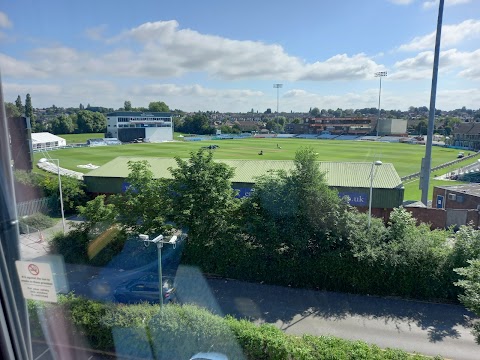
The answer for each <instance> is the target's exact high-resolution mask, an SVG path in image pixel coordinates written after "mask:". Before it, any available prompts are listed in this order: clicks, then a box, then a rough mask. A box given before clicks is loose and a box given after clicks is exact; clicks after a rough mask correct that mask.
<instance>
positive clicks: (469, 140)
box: [450, 122, 480, 151]
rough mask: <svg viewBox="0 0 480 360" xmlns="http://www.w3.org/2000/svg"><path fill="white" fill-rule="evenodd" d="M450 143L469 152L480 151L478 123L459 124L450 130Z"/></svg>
mask: <svg viewBox="0 0 480 360" xmlns="http://www.w3.org/2000/svg"><path fill="white" fill-rule="evenodd" d="M450 143H451V144H452V145H453V146H458V147H462V148H466V149H471V150H475V151H477V150H480V123H477V122H469V123H462V124H459V125H458V126H457V127H455V128H454V129H453V130H452V134H451V135H450Z"/></svg>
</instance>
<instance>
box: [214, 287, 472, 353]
mask: <svg viewBox="0 0 480 360" xmlns="http://www.w3.org/2000/svg"><path fill="white" fill-rule="evenodd" d="M208 285H209V286H210V288H211V290H212V292H213V295H214V298H215V299H216V301H217V303H218V308H217V312H221V313H223V314H231V315H234V316H236V317H239V318H245V317H246V318H249V319H251V320H252V321H254V322H256V323H270V324H274V325H275V326H277V327H278V328H279V329H282V330H284V331H285V332H286V333H289V334H295V335H302V334H311V335H327V334H330V335H334V336H338V337H341V338H345V339H352V340H363V341H366V342H368V343H374V344H376V345H378V346H380V347H381V348H387V347H394V348H400V349H403V350H406V351H408V352H418V353H422V354H425V355H432V356H434V355H438V354H440V355H442V356H444V357H446V358H450V359H462V360H468V359H472V360H473V359H475V360H478V359H480V346H479V345H477V344H475V341H474V337H473V335H472V334H471V333H470V330H471V321H472V319H474V315H473V314H471V313H470V312H468V311H466V310H465V308H463V307H462V306H457V305H446V304H433V303H426V302H418V301H406V300H401V299H389V298H380V297H375V296H359V295H350V294H341V293H333V292H326V291H313V290H303V289H292V288H287V287H280V286H270V285H262V284H253V283H246V282H239V281H234V280H221V279H210V280H208Z"/></svg>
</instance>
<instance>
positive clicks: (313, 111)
mask: <svg viewBox="0 0 480 360" xmlns="http://www.w3.org/2000/svg"><path fill="white" fill-rule="evenodd" d="M309 113H310V115H311V116H313V117H317V116H318V115H320V110H319V109H318V108H317V107H314V108H313V109H310V111H309Z"/></svg>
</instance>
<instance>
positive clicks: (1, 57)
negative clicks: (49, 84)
mask: <svg viewBox="0 0 480 360" xmlns="http://www.w3.org/2000/svg"><path fill="white" fill-rule="evenodd" d="M0 70H1V71H2V75H3V76H4V77H19V78H32V77H33V78H39V77H45V76H46V74H45V73H44V72H42V71H39V70H37V69H35V68H34V67H33V66H32V65H31V64H30V63H28V62H26V61H21V60H17V59H14V58H12V57H10V56H8V55H5V54H2V53H0Z"/></svg>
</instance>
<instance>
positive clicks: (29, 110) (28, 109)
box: [25, 94, 35, 125]
mask: <svg viewBox="0 0 480 360" xmlns="http://www.w3.org/2000/svg"><path fill="white" fill-rule="evenodd" d="M25 116H26V117H28V118H30V121H31V123H32V125H33V122H34V120H35V119H34V117H33V106H32V98H31V97H30V94H27V97H26V98H25Z"/></svg>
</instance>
